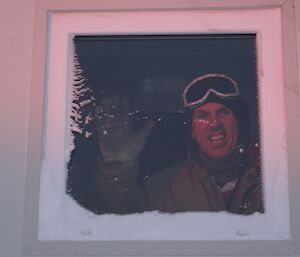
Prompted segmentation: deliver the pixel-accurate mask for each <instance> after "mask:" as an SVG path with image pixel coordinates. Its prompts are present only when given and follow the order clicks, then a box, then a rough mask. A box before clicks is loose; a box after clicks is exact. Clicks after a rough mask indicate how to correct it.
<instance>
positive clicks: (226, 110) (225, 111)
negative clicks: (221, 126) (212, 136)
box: [219, 108, 231, 115]
mask: <svg viewBox="0 0 300 257" xmlns="http://www.w3.org/2000/svg"><path fill="white" fill-rule="evenodd" d="M230 113H231V111H230V110H229V109H227V108H222V109H221V110H220V111H219V114H221V115H228V114H230Z"/></svg>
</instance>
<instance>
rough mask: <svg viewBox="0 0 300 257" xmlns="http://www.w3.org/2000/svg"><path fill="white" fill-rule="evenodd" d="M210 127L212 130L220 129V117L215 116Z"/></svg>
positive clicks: (210, 120)
mask: <svg viewBox="0 0 300 257" xmlns="http://www.w3.org/2000/svg"><path fill="white" fill-rule="evenodd" d="M208 125H209V127H210V128H212V129H216V128H219V127H220V120H219V119H218V117H216V116H213V117H211V118H210V119H209V122H208Z"/></svg>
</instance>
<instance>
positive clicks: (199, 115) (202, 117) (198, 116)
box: [196, 112, 207, 120]
mask: <svg viewBox="0 0 300 257" xmlns="http://www.w3.org/2000/svg"><path fill="white" fill-rule="evenodd" d="M196 119H198V120H205V119H207V113H202V112H200V113H197V114H196Z"/></svg>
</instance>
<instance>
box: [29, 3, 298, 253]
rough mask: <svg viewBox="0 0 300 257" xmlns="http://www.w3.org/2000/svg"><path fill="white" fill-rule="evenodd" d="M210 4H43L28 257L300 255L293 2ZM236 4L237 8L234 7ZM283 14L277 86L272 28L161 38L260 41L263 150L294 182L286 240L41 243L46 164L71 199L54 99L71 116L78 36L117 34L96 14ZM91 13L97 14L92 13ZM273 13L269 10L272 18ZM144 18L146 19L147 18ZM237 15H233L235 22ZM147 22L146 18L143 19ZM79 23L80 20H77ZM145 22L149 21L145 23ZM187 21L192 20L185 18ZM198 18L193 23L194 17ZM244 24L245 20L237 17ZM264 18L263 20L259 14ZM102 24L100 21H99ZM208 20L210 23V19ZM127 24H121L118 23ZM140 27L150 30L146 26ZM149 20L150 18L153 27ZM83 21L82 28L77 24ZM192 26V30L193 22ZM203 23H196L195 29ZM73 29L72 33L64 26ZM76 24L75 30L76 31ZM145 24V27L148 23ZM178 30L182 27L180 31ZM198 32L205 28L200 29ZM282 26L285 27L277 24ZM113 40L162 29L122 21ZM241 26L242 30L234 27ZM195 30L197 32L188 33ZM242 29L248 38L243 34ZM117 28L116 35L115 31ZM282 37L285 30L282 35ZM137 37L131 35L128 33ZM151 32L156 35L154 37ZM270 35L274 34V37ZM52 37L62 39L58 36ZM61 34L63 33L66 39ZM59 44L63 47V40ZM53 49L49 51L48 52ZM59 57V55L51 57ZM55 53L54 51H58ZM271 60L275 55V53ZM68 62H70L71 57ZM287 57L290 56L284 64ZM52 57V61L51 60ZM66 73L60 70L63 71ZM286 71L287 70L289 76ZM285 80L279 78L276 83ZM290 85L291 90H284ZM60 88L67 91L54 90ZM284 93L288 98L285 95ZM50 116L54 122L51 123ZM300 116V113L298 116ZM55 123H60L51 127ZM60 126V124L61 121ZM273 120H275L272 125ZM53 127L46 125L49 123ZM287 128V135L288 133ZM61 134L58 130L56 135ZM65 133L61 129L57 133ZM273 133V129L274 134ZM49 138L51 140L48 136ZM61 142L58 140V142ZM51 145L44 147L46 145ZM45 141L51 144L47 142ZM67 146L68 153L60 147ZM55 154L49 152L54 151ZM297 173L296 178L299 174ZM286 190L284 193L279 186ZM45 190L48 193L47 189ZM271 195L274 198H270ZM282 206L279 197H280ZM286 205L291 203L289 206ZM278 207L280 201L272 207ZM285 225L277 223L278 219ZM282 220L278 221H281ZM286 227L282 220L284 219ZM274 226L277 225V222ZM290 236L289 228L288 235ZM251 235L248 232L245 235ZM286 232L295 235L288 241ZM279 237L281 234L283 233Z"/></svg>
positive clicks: (39, 6)
mask: <svg viewBox="0 0 300 257" xmlns="http://www.w3.org/2000/svg"><path fill="white" fill-rule="evenodd" d="M210 2H211V1H195V2H193V4H191V3H190V2H189V1H174V2H172V4H171V3H168V1H157V2H156V1H154V2H152V3H148V4H147V5H146V4H145V3H144V4H142V3H139V2H138V1H129V0H128V1H124V2H122V3H119V4H118V5H116V4H113V3H110V2H109V1H107V2H106V1H104V2H101V3H100V2H99V3H98V2H94V1H85V2H84V3H83V2H80V1H68V0H63V1H60V2H52V1H36V2H35V7H36V9H35V10H36V13H35V37H34V44H35V45H34V51H35V53H34V62H33V81H32V88H31V108H30V128H29V135H28V158H27V163H28V165H27V189H26V208H25V220H24V236H23V241H24V247H23V249H24V253H26V254H33V253H34V254H39V255H50V254H51V255H53V254H55V255H57V256H58V255H79V254H80V255H84V256H88V255H101V256H103V255H116V256H124V255H127V256H128V255H140V256H146V255H177V254H178V252H177V250H176V249H179V248H180V249H181V250H180V253H181V255H183V256H188V255H195V254H196V255H221V256H222V255H240V256H242V255H253V256H257V255H289V254H290V253H291V252H299V226H298V225H297V218H296V217H297V215H298V214H299V207H297V206H296V205H295V203H296V199H297V198H296V197H297V184H296V181H298V182H299V175H298V174H297V173H296V171H297V157H296V156H295V155H297V154H296V153H295V152H294V151H293V149H294V147H296V145H295V141H296V140H295V137H297V128H299V127H300V122H299V118H295V117H294V116H292V115H291V114H290V113H291V111H293V113H294V115H295V113H296V114H299V107H298V108H297V101H299V99H298V98H297V94H296V95H295V92H299V87H298V83H299V82H298V77H297V60H296V56H295V54H294V53H293V51H294V52H296V35H295V31H293V29H292V28H295V20H294V9H293V6H294V0H288V1H283V0H278V1H271V0H261V1H250V0H249V1H248V0H247V1H226V0H224V1H219V2H218V4H212V3H210ZM229 2H230V3H229ZM268 9H269V10H273V11H274V10H276V11H277V12H278V13H280V14H281V20H280V21H281V25H282V34H280V36H281V35H282V37H281V38H278V40H279V41H281V40H282V43H283V44H282V46H283V48H282V49H283V54H282V55H281V48H280V47H281V44H278V45H277V47H278V49H276V51H277V52H278V51H279V52H280V54H279V55H278V58H276V62H279V63H277V64H276V65H277V66H276V67H277V68H276V70H275V72H276V73H278V72H279V73H280V72H282V71H283V73H282V76H279V79H281V80H282V81H279V82H278V81H274V80H272V77H271V76H269V75H268V74H270V67H268V65H269V64H267V63H266V62H265V59H264V57H266V56H265V55H264V54H265V51H267V46H263V44H265V43H266V42H267V41H266V39H267V38H268V37H269V36H270V37H271V35H269V36H268V35H266V33H269V32H270V31H269V29H271V28H267V29H262V27H260V26H259V29H257V28H256V27H255V26H253V27H251V26H252V23H251V22H250V23H249V24H248V25H246V26H244V28H243V29H241V28H242V27H243V26H240V25H238V26H237V27H235V25H234V23H235V21H233V23H232V25H231V26H229V27H226V26H227V25H228V24H230V23H228V22H227V23H226V24H227V25H225V27H222V28H220V27H217V28H216V27H214V26H215V25H214V26H212V27H210V26H209V24H208V25H207V24H206V25H205V26H204V27H203V28H199V30H198V29H196V31H195V27H193V24H194V23H195V21H186V22H187V24H185V25H183V26H182V27H181V28H178V26H176V28H175V29H174V31H173V30H172V31H170V28H172V27H168V31H167V30H165V31H162V32H165V33H187V32H196V33H197V32H198V33H204V32H212V31H213V32H214V33H226V32H227V33H232V32H236V33H237V32H240V33H248V32H254V33H256V34H257V37H258V50H259V52H258V63H259V65H258V71H259V73H258V74H259V77H258V78H259V97H260V99H263V100H261V101H260V103H261V104H260V105H261V106H260V107H261V110H262V111H261V115H260V118H261V124H262V125H261V133H262V142H263V143H264V142H265V144H263V161H264V172H265V174H268V172H271V171H272V169H273V168H274V167H273V166H272V165H275V166H276V165H282V166H281V167H277V169H283V170H285V169H287V166H286V164H287V165H288V174H284V175H286V176H287V175H288V177H289V187H288V188H289V199H290V201H289V202H290V205H288V204H286V203H285V204H284V203H280V204H279V205H280V206H282V207H283V208H288V209H289V212H290V220H289V221H287V222H290V224H291V231H285V232H284V233H283V234H284V235H283V237H282V239H280V238H279V239H276V240H274V239H271V238H270V239H266V238H265V239H264V240H259V239H258V240H253V239H251V240H247V239H245V240H217V239H216V240H190V241H184V240H176V241H165V240H162V241H155V240H143V241H139V242H135V241H133V240H129V241H125V240H122V241H115V240H97V241H92V240H85V241H80V242H75V241H72V240H67V241H66V240H65V241H59V242H58V241H57V242H54V241H52V240H39V239H38V231H39V213H40V212H41V208H42V205H39V195H42V191H43V190H41V194H40V193H39V192H40V177H41V170H42V161H41V160H42V159H43V158H46V160H47V162H48V163H50V165H54V166H53V167H52V168H53V169H54V170H57V171H59V172H60V174H61V176H55V178H57V181H55V183H56V185H57V188H58V192H59V193H62V194H64V183H65V178H64V175H63V174H64V172H63V171H64V167H65V161H66V158H65V146H66V138H67V137H68V134H66V133H65V129H66V124H67V123H66V122H65V121H66V119H65V118H64V117H65V114H62V115H53V114H51V112H53V111H55V110H54V105H51V104H52V103H51V97H52V98H53V96H54V95H56V96H57V92H61V94H59V96H58V97H59V100H58V105H57V107H59V109H60V110H63V112H66V110H67V103H66V99H67V94H68V87H67V85H68V84H70V82H68V81H67V76H66V74H67V73H68V72H69V69H70V60H71V58H70V53H71V48H72V47H71V46H72V45H71V39H72V37H73V36H74V35H75V34H76V35H77V34H95V33H97V31H98V33H100V34H111V33H112V30H107V31H104V30H105V27H101V26H100V27H101V28H97V25H95V24H97V23H96V22H95V23H93V21H96V20H97V15H99V14H100V16H102V17H103V16H105V15H107V16H108V21H112V20H111V18H109V17H110V16H111V15H113V16H115V17H117V16H119V15H123V17H126V18H127V19H128V21H127V22H129V23H130V22H132V23H131V24H132V25H134V20H137V19H139V17H140V19H143V22H147V20H145V18H144V17H145V15H146V16H147V15H149V18H152V17H153V14H154V15H155V16H156V17H157V18H162V17H165V15H169V16H168V17H172V14H174V13H175V12H176V14H179V15H181V14H184V13H187V12H190V13H195V12H204V13H209V12H211V11H217V12H219V13H221V14H222V15H223V16H222V17H223V18H222V19H230V17H233V16H234V15H236V14H238V13H241V11H242V12H245V15H247V13H252V14H251V15H253V16H252V17H255V15H254V14H255V12H256V13H259V12H261V11H267V10H268ZM91 10H92V11H91ZM267 12H268V11H267ZM141 14H143V15H141ZM230 14H232V15H230ZM140 15H141V16H140ZM83 16H84V17H87V16H90V19H91V21H92V22H91V24H93V25H91V26H90V27H86V26H82V24H83V23H82V22H81V21H82V20H80V19H81V18H80V17H83ZM74 17H76V18H75V19H74ZM142 17H143V18H142ZM186 17H187V16H186ZM192 17H194V16H192ZM237 17H238V16H237ZM257 17H261V16H260V15H258V16H257ZM93 19H96V20H93ZM208 20H209V19H208ZM118 21H120V19H119V20H118ZM140 21H141V20H139V23H137V24H143V22H140ZM148 21H150V19H149V20H148ZM76 22H77V24H76ZM189 22H190V23H189ZM196 23H197V22H196ZM64 25H66V27H64ZM74 25H75V26H74ZM144 25H145V24H144ZM178 25H179V24H178ZM197 25H199V23H197ZM278 25H280V24H278ZM115 26H116V27H115V28H114V29H113V32H114V33H119V34H122V33H124V34H128V33H129V34H131V33H132V34H143V33H145V34H149V33H157V32H158V31H157V27H155V26H154V27H152V25H151V24H148V25H146V27H147V31H145V29H143V26H142V25H140V26H139V25H137V26H136V27H130V28H132V31H128V27H127V28H126V29H125V30H122V29H123V27H122V24H118V22H116V24H115ZM58 27H59V31H54V32H53V29H54V30H55V28H58ZM234 27H235V28H234ZM189 28H191V31H187V30H189ZM238 28H240V29H241V31H238ZM109 29H111V28H109ZM278 29H279V30H280V28H278ZM129 30H130V29H129ZM151 30H152V32H151ZM268 31H269V32H268ZM53 33H58V34H55V37H53ZM59 33H61V34H59ZM58 38H60V39H61V40H57V39H58ZM55 44H59V47H58V48H55ZM45 49H47V51H45ZM58 49H62V55H59V54H58V52H57V51H58ZM51 51H52V52H51ZM53 51H54V52H53ZM270 53H272V52H270ZM51 56H54V58H57V57H59V56H60V57H59V58H61V59H62V60H63V61H62V62H57V61H53V60H51V58H52V57H51ZM67 56H69V57H67ZM281 56H282V57H283V58H282V59H281ZM50 57H51V58H50ZM53 62H54V64H55V76H53V74H52V75H51V72H53V68H52V67H51V65H53ZM59 63H60V65H61V66H59V67H58V66H57V64H59ZM282 68H283V69H282ZM55 77H58V78H60V79H61V80H58V81H51V79H53V78H55ZM275 77H276V78H278V77H277V76H275ZM63 81H65V83H63ZM283 83H284V87H283V86H282V85H283ZM265 84H266V85H270V84H273V85H275V91H276V93H275V95H274V98H272V99H268V98H267V97H266V96H267V95H268V94H269V90H270V86H269V87H268V86H262V85H265ZM54 85H56V86H58V87H60V88H56V89H55V88H53V87H54ZM280 90H281V91H280ZM274 102H276V103H279V105H280V107H278V106H277V107H274V110H276V111H277V114H278V116H279V129H276V128H275V127H274V126H273V129H272V128H270V127H269V126H268V125H267V124H268V123H270V122H271V124H273V125H274V124H276V121H275V120H274V119H276V116H275V115H271V116H272V118H271V120H270V117H266V115H265V113H266V112H269V111H268V109H270V108H271V106H272V103H274ZM45 114H46V116H47V119H45ZM298 117H300V114H299V116H298ZM51 118H54V119H57V118H58V120H51ZM59 119H60V120H59ZM272 119H273V120H272ZM45 121H46V122H45ZM57 122H58V123H57ZM52 124H56V125H57V124H60V125H59V126H58V127H57V126H56V127H55V128H54V127H53V128H52V127H51V125H52ZM285 128H286V131H285V130H284V129H285ZM52 129H54V131H52ZM56 129H58V130H56ZM270 129H272V130H270ZM270 131H272V134H273V135H275V136H276V137H275V141H276V142H277V143H279V146H280V147H279V148H278V147H274V146H273V147H272V145H271V144H270V142H271V140H272V139H273V138H272V137H270V136H269V134H270V133H269V132H270ZM49 135H50V136H49ZM53 135H56V136H53ZM45 138H46V139H47V140H48V141H47V140H46V141H44V139H45ZM45 142H46V143H45ZM53 142H55V145H56V146H57V151H55V152H53V151H52V152H51V149H53V147H49V148H48V146H49V145H51V144H52V143H53ZM59 146H61V147H59ZM49 149H50V150H49ZM270 151H272V153H274V155H275V156H276V158H275V159H274V160H271V158H272V155H271V154H270ZM285 154H287V163H285V162H284V160H283V161H282V160H281V158H282V157H285ZM294 170H295V171H294ZM271 183H272V182H270V181H268V176H267V175H265V177H264V184H265V186H266V190H267V191H268V190H272V188H271ZM280 186H283V185H282V184H280ZM42 189H43V187H42ZM270 195H271V193H269V194H268V193H267V197H268V196H270ZM276 199H277V200H279V198H276ZM284 200H286V199H284ZM268 203H271V201H270V200H268V199H266V204H267V206H266V215H267V214H268V210H271V209H272V208H274V206H268ZM272 203H274V202H272ZM277 218H278V217H277ZM275 221H276V217H275ZM277 221H279V220H277ZM271 224H272V223H271ZM288 230H289V228H288ZM244 232H245V231H241V233H244ZM287 233H288V234H289V236H286V235H287ZM279 237H280V233H279Z"/></svg>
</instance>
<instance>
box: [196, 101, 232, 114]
mask: <svg viewBox="0 0 300 257" xmlns="http://www.w3.org/2000/svg"><path fill="white" fill-rule="evenodd" d="M221 109H228V110H230V109H229V108H228V107H227V106H225V105H223V104H221V103H216V102H209V103H205V104H203V105H201V106H198V107H197V108H195V110H194V113H197V112H210V111H218V110H221Z"/></svg>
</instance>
